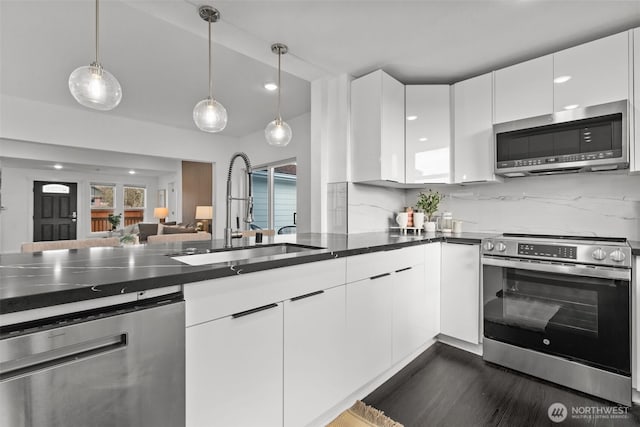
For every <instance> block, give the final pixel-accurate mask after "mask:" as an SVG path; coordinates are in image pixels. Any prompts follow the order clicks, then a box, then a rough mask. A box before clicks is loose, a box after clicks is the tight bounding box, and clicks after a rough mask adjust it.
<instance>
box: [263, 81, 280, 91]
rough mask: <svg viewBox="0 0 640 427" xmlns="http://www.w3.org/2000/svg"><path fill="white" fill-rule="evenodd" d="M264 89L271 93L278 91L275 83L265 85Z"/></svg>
mask: <svg viewBox="0 0 640 427" xmlns="http://www.w3.org/2000/svg"><path fill="white" fill-rule="evenodd" d="M264 88H265V89H266V90H268V91H271V92H273V91H274V90H276V89H278V85H277V84H275V83H265V84H264Z"/></svg>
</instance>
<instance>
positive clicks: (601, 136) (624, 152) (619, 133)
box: [493, 100, 629, 177]
mask: <svg viewBox="0 0 640 427" xmlns="http://www.w3.org/2000/svg"><path fill="white" fill-rule="evenodd" d="M628 104H629V103H628V101H627V100H623V101H617V102H610V103H607V104H600V105H594V106H590V107H586V108H580V109H578V108H576V109H573V110H567V111H562V112H558V113H553V114H549V115H544V116H538V117H532V118H528V119H522V120H516V121H512V122H505V123H499V124H496V125H494V126H493V133H494V141H495V150H494V153H495V168H494V170H495V173H496V175H501V176H505V177H520V176H530V175H549V174H556V173H569V172H596V171H603V170H614V169H625V168H628V167H629V151H628V150H629V144H628V126H627V115H628V110H629V106H628Z"/></svg>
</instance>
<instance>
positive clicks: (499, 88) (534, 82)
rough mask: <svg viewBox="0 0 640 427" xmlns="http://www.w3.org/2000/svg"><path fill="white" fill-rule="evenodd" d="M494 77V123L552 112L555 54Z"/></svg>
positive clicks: (504, 71)
mask: <svg viewBox="0 0 640 427" xmlns="http://www.w3.org/2000/svg"><path fill="white" fill-rule="evenodd" d="M494 78H495V87H494V94H495V98H494V100H495V110H494V123H502V122H508V121H511V120H518V119H526V118H529V117H535V116H541V115H543V114H551V113H552V112H553V83H552V80H553V55H547V56H542V57H540V58H536V59H532V60H530V61H526V62H522V63H520V64H516V65H513V66H511V67H507V68H503V69H501V70H498V71H496V72H495V74H494Z"/></svg>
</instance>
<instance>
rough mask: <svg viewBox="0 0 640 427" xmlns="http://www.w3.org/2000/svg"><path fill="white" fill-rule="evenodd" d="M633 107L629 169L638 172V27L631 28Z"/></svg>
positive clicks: (639, 99)
mask: <svg viewBox="0 0 640 427" xmlns="http://www.w3.org/2000/svg"><path fill="white" fill-rule="evenodd" d="M633 60H634V64H633V81H634V85H633V89H634V92H635V93H634V96H633V108H632V109H631V112H629V120H633V118H634V117H635V127H634V130H635V135H631V138H630V142H631V158H630V164H629V169H630V171H631V172H640V28H636V29H635V30H633Z"/></svg>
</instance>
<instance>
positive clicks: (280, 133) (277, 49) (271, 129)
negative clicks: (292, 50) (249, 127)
mask: <svg viewBox="0 0 640 427" xmlns="http://www.w3.org/2000/svg"><path fill="white" fill-rule="evenodd" d="M288 51H289V48H288V47H287V45H284V44H282V43H275V44H272V45H271V52H273V53H275V54H277V55H278V115H277V116H276V119H275V120H274V121H272V122H271V123H269V124H268V125H267V127H266V128H265V130H264V136H265V138H267V142H268V143H269V145H273V146H274V147H285V146H286V145H287V144H289V141H291V136H292V134H291V127H290V126H289V125H288V124H287V123H286V122H285V121H284V120H282V117H281V116H280V92H281V88H282V85H281V82H280V58H281V57H282V55H284V54H285V53H287V52H288Z"/></svg>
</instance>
